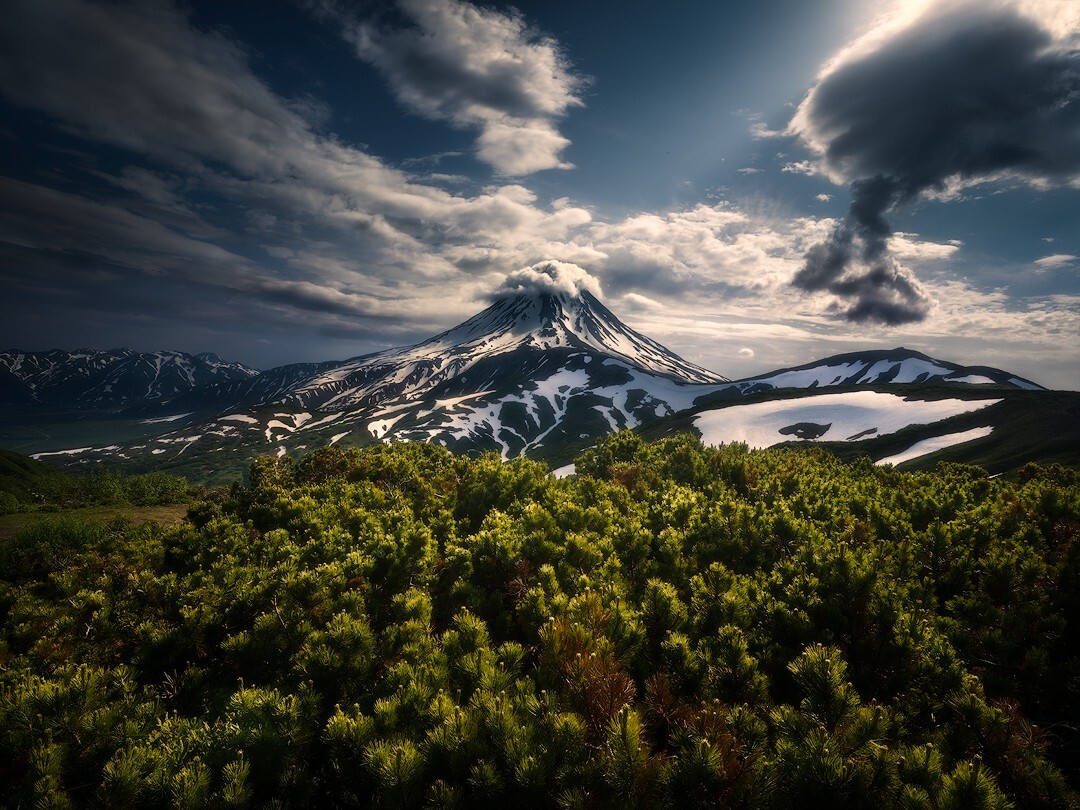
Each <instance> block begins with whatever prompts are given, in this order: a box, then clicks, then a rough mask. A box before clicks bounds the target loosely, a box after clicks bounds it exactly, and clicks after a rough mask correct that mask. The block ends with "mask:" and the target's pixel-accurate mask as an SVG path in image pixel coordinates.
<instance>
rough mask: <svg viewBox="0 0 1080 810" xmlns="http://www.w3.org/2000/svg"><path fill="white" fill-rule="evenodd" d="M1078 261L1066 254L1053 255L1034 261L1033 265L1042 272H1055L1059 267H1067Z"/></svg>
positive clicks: (1076, 258) (1075, 257)
mask: <svg viewBox="0 0 1080 810" xmlns="http://www.w3.org/2000/svg"><path fill="white" fill-rule="evenodd" d="M1078 259H1080V257H1077V256H1071V255H1069V254H1067V253H1055V254H1053V255H1052V256H1043V257H1042V258H1041V259H1036V260H1035V265H1036V266H1037V267H1039V268H1040V269H1042V270H1056V269H1057V268H1059V267H1067V266H1069V265H1070V264H1072V263H1073V262H1075V261H1077V260H1078Z"/></svg>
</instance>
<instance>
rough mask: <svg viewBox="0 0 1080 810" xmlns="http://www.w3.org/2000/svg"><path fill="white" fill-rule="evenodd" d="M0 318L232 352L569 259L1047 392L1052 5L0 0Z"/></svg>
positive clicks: (715, 361) (1071, 46)
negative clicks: (1007, 375) (991, 370)
mask: <svg viewBox="0 0 1080 810" xmlns="http://www.w3.org/2000/svg"><path fill="white" fill-rule="evenodd" d="M0 15H2V18H3V19H4V21H5V22H4V25H3V26H0V144H2V145H3V148H0V292H2V295H0V346H2V347H18V348H22V349H25V350H43V349H48V348H54V347H55V348H65V349H74V348H83V347H86V348H114V347H120V346H123V347H129V348H134V349H139V350H155V349H178V350H183V351H190V352H200V351H213V352H216V353H217V354H219V355H221V356H222V357H224V358H226V359H229V360H237V361H240V362H243V363H246V364H248V365H251V366H253V367H256V368H269V367H273V366H277V365H282V364H285V363H291V362H300V361H323V360H333V359H344V358H347V357H351V356H356V355H360V354H364V353H368V352H372V351H378V350H381V349H385V348H389V347H393V346H401V345H407V344H411V343H415V342H418V341H420V340H423V339H425V338H427V337H430V336H431V335H433V334H435V333H437V332H439V331H442V330H443V329H447V328H450V327H452V326H454V325H455V324H457V323H459V322H461V321H463V320H465V319H466V318H468V317H470V316H471V315H473V314H475V313H476V312H478V311H479V310H481V309H483V308H484V307H485V306H487V305H488V304H489V303H490V301H491V300H492V296H493V295H497V294H498V291H499V290H500V288H501V287H503V285H504V284H505V282H506V279H507V278H509V277H512V276H513V274H515V273H517V272H518V271H520V270H521V268H524V267H529V266H531V265H534V264H537V263H538V262H542V261H545V260H554V261H558V262H564V263H567V264H573V265H576V266H577V267H579V268H581V269H582V271H583V272H584V273H586V274H588V276H589V277H590V279H591V280H590V289H595V290H598V291H599V292H600V295H601V298H602V300H603V301H604V302H605V303H606V304H607V306H608V307H609V308H610V309H612V310H613V311H614V312H615V313H616V314H617V315H618V316H619V317H620V318H622V319H623V320H624V321H625V322H626V323H628V324H629V325H630V326H632V327H634V328H636V329H638V330H639V331H642V332H644V333H645V334H647V335H649V336H650V337H652V338H653V339H655V340H658V341H659V342H661V343H663V344H665V345H666V346H668V347H670V348H671V349H673V350H675V351H676V352H678V353H679V354H681V355H682V356H684V357H685V358H687V359H688V360H691V361H693V362H696V363H698V364H700V365H702V366H705V367H707V368H709V369H712V370H714V371H716V372H719V373H721V374H723V375H725V376H728V377H730V378H732V379H737V378H741V377H746V376H750V375H753V374H757V373H761V372H764V371H769V370H773V369H777V368H781V367H787V366H792V365H797V364H801V363H805V362H809V361H811V360H816V359H819V358H822V357H825V356H828V355H832V354H836V353H840V352H845V351H857V350H861V349H870V348H892V347H895V346H906V347H908V348H912V349H917V350H919V351H923V352H925V353H927V354H930V355H931V356H934V357H938V358H940V359H944V360H951V361H953V362H958V363H963V364H972V365H975V364H981V365H990V366H995V367H998V368H1003V369H1006V370H1009V371H1012V372H1014V373H1017V374H1020V375H1022V376H1025V377H1028V378H1029V379H1033V380H1035V381H1036V382H1039V383H1041V384H1043V385H1046V386H1048V387H1053V388H1062V389H1074V390H1075V389H1080V349H1078V348H1077V347H1078V346H1080V258H1078V257H1080V5H1078V4H1076V3H1075V2H1074V0H1061V1H1060V2H1059V0H1008V1H1007V0H979V2H964V0H961V1H960V2H950V3H933V2H925V0H881V1H880V2H867V1H866V0H818V2H814V3H806V2H800V1H799V0H756V2H727V3H716V2H714V0H680V2H678V3H674V4H659V3H655V2H648V3H647V2H642V0H620V1H619V2H608V0H593V2H589V3H581V2H570V1H569V0H545V1H544V2H540V0H527V1H526V2H517V3H514V4H510V3H505V2H491V3H472V2H467V1H466V0H363V1H358V2H348V1H347V0H261V2H257V3H256V2H241V0H232V1H231V2H222V1H221V0H217V1H216V2H201V1H197V0H188V1H187V2H183V3H180V2H173V0H137V2H136V1H129V2H125V0H101V1H100V2H91V0H0Z"/></svg>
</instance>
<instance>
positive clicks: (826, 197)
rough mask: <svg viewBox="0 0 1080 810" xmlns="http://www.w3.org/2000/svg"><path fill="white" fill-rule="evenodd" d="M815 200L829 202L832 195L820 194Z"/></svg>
mask: <svg viewBox="0 0 1080 810" xmlns="http://www.w3.org/2000/svg"><path fill="white" fill-rule="evenodd" d="M814 199H815V200H817V201H818V202H828V201H829V200H831V199H832V194H818V195H817V196H816V197H814Z"/></svg>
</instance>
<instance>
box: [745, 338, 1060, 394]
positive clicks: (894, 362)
mask: <svg viewBox="0 0 1080 810" xmlns="http://www.w3.org/2000/svg"><path fill="white" fill-rule="evenodd" d="M883 383H893V384H902V383H963V384H968V385H1004V386H1008V387H1012V388H1022V389H1025V390H1028V391H1042V390H1045V389H1044V388H1043V387H1042V386H1041V385H1037V384H1036V383H1033V382H1032V381H1031V380H1026V379H1024V378H1023V377H1017V376H1016V375H1015V374H1010V373H1008V372H1006V371H1002V370H1000V369H996V368H989V367H988V366H960V365H957V364H956V363H950V362H948V361H945V360H936V359H934V358H933V357H929V356H928V355H925V354H922V353H921V352H916V351H913V350H911V349H905V348H904V347H902V346H901V347H900V348H897V349H888V350H875V351H863V352H851V353H848V354H837V355H834V356H832V357H826V358H825V359H824V360H815V361H814V362H812V363H807V364H806V365H802V366H795V367H794V368H785V369H780V370H779V371H773V372H770V373H768V374H764V375H762V376H759V377H753V378H751V379H747V380H740V381H739V383H738V385H739V388H740V390H741V391H742V392H743V393H751V392H758V391H764V390H770V389H774V388H824V387H828V386H840V385H881V384H883Z"/></svg>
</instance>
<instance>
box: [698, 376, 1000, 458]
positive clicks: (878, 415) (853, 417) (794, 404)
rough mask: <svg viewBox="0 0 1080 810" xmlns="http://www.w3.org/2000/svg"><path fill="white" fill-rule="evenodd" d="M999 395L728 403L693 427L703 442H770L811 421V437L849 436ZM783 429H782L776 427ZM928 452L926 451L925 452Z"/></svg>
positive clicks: (964, 408) (931, 418)
mask: <svg viewBox="0 0 1080 810" xmlns="http://www.w3.org/2000/svg"><path fill="white" fill-rule="evenodd" d="M998 402H1001V400H1000V399H978V400H963V399H939V400H934V401H924V400H918V399H905V398H904V397H902V396H900V395H898V394H883V393H879V392H877V391H852V392H850V393H844V394H821V395H819V396H813V397H802V398H800V399H786V400H776V401H773V402H757V403H753V404H750V405H732V406H729V407H727V408H718V409H716V410H712V411H707V412H705V413H702V414H700V415H698V416H697V417H695V419H694V427H696V428H697V429H698V430H699V431H700V432H701V439H702V441H703V442H705V443H706V444H722V443H729V442H745V443H746V444H747V445H749V446H750V447H753V448H757V447H771V446H772V445H774V444H779V443H781V442H786V441H792V440H793V439H796V438H798V436H797V434H796V433H795V432H794V431H793V428H795V426H798V425H808V426H812V427H811V429H810V431H809V433H815V434H816V435H814V436H812V440H814V441H854V440H856V438H859V439H869V438H873V437H875V436H884V435H887V434H889V433H895V432H896V431H898V430H901V429H903V428H906V427H908V426H909V425H926V424H930V423H933V422H940V421H941V420H942V419H948V418H949V417H951V416H958V415H960V414H962V413H969V412H971V411H977V410H979V409H981V408H986V407H988V406H990V405H993V404H995V403H998ZM785 428H786V429H788V430H787V432H785V433H781V430H784V429H785ZM927 452H930V451H927Z"/></svg>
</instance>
